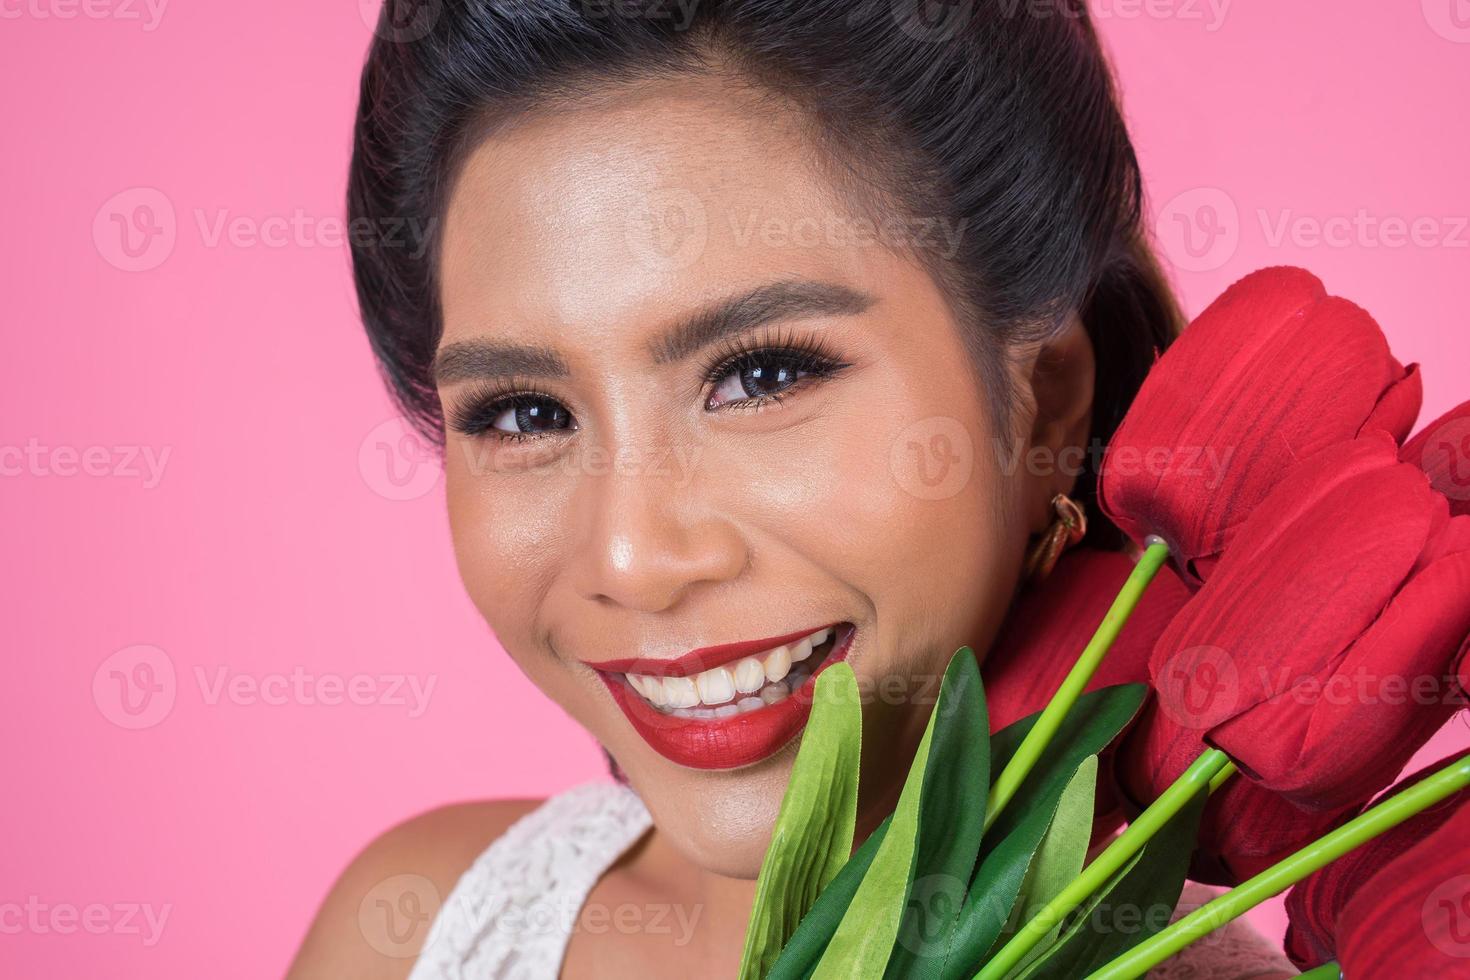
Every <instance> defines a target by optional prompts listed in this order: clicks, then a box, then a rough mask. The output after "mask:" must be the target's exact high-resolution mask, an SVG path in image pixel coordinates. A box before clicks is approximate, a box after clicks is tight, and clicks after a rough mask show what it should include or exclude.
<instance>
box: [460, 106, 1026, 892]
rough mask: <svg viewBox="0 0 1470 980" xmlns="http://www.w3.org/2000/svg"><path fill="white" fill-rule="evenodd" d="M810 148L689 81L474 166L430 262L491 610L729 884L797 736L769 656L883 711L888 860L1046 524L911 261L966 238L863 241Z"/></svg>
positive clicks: (473, 540) (527, 139) (770, 808)
mask: <svg viewBox="0 0 1470 980" xmlns="http://www.w3.org/2000/svg"><path fill="white" fill-rule="evenodd" d="M793 118H794V117H788V116H785V115H783V114H780V113H777V112H775V111H774V110H771V109H769V108H767V109H764V110H757V109H752V108H747V107H744V106H742V105H740V104H737V101H736V99H735V98H734V97H733V96H732V91H731V89H730V88H729V86H728V85H724V86H720V87H715V86H713V85H709V84H705V83H700V82H694V81H691V82H689V83H687V84H685V85H681V86H680V87H679V88H677V89H676V90H675V91H674V94H671V92H670V89H669V87H668V86H667V84H665V85H663V86H661V87H659V88H657V89H654V88H648V89H642V90H640V89H636V88H634V89H629V90H627V91H625V92H623V93H622V94H620V95H618V96H617V97H616V98H612V99H609V100H607V101H606V102H605V103H604V104H601V105H599V106H597V107H587V108H582V109H577V110H571V111H565V112H562V113H559V114H548V115H544V116H531V117H527V118H524V119H522V120H520V121H519V122H518V123H517V124H516V125H515V126H513V127H511V128H509V129H505V130H502V131H500V132H498V133H496V134H495V135H494V136H493V137H492V138H490V139H488V140H487V141H485V142H484V143H483V144H482V145H480V146H479V147H478V148H477V149H476V150H475V151H474V152H473V153H472V154H471V155H470V157H469V158H468V159H467V161H466V163H465V165H464V168H463V170H462V171H461V173H460V174H459V176H458V179H457V182H456V184H455V186H454V190H453V193H452V195H451V199H450V201H449V203H448V207H447V209H446V215H445V223H444V228H443V243H442V250H441V259H440V262H441V267H440V276H441V288H442V301H443V317H444V336H443V341H442V344H441V347H440V350H439V360H438V384H439V390H440V394H441V396H442V400H443V403H444V408H445V415H446V419H447V424H446V429H447V453H446V455H447V460H446V470H447V481H448V502H449V512H450V518H451V524H452V529H453V536H454V544H455V549H456V552H457V556H458V562H459V567H460V570H461V574H462V576H463V578H464V582H465V585H466V587H467V588H468V591H469V594H470V596H471V597H472V598H473V600H474V602H475V604H476V605H477V607H478V608H479V609H480V611H481V613H482V614H483V615H484V617H485V619H486V620H487V621H488V622H489V624H490V625H491V627H492V628H493V629H494V631H495V634H496V635H497V637H498V638H499V639H500V641H501V643H502V644H503V645H504V647H505V649H506V650H507V651H508V652H509V653H510V655H511V656H512V657H513V658H515V660H516V662H517V664H519V666H520V667H521V669H522V670H523V671H524V672H525V674H526V675H527V676H528V677H530V679H531V680H532V681H533V682H534V683H535V684H536V685H537V686H538V687H539V688H540V689H541V690H543V691H544V692H545V693H546V694H547V695H548V696H550V697H551V698H553V699H554V700H555V701H556V702H557V703H559V704H560V705H561V706H562V707H563V708H564V709H565V710H566V711H567V712H568V713H570V714H571V715H572V716H573V717H574V718H576V719H577V721H579V722H580V723H581V724H582V725H584V726H585V727H586V728H587V729H588V730H589V731H590V732H591V733H592V734H593V735H594V736H595V737H596V738H597V739H598V740H599V741H600V742H601V743H602V744H603V745H605V746H606V747H607V748H608V750H609V751H611V753H612V754H613V755H614V756H615V757H616V758H617V760H618V762H619V763H620V764H621V766H622V767H623V769H624V770H625V771H626V773H627V774H628V777H629V779H630V780H631V782H632V784H633V786H634V788H635V789H636V790H637V791H638V792H639V794H640V795H641V796H642V797H643V799H644V800H645V801H646V803H647V805H648V807H649V809H650V811H651V812H652V814H653V816H654V819H655V821H656V823H657V825H658V827H659V828H660V830H661V831H663V832H664V833H665V834H667V835H668V837H669V839H670V840H671V842H672V843H673V844H675V845H676V846H677V847H678V848H679V850H680V851H682V852H683V853H684V854H685V855H686V856H687V857H689V858H690V859H691V860H693V861H696V862H698V863H699V864H700V865H702V866H704V867H707V868H709V869H711V870H714V871H717V872H720V873H723V874H729V875H735V876H739V877H754V876H755V875H756V874H757V873H758V871H759V868H760V863H761V858H762V856H763V854H764V852H765V848H766V846H767V844H768V842H769V839H770V831H771V827H772V825H773V823H774V821H775V817H776V814H777V811H778V808H779V806H780V802H781V797H782V793H783V792H784V789H785V786H786V783H787V779H788V776H789V772H790V766H791V764H792V761H793V759H794V757H795V752H796V748H797V745H798V743H799V738H796V737H795V735H796V734H797V733H798V731H799V726H800V724H801V722H802V720H803V719H804V712H803V711H802V710H800V708H795V709H794V708H793V706H794V705H800V704H801V703H802V702H801V701H800V698H799V697H793V696H792V695H789V694H788V695H786V696H785V700H783V699H782V686H783V685H784V686H786V687H787V688H789V684H788V683H787V681H786V679H780V680H779V682H778V681H777V680H776V678H779V676H780V674H781V673H782V670H783V669H784V667H783V662H782V657H783V654H782V652H781V651H780V650H777V649H775V648H777V647H784V648H785V653H784V656H785V657H786V658H787V659H792V658H793V657H802V656H805V659H804V660H799V661H797V664H798V666H796V667H795V668H794V669H795V670H796V674H795V675H794V676H795V677H796V678H797V679H800V677H801V675H802V671H803V670H805V671H808V672H809V671H810V670H811V669H812V667H813V665H819V664H821V663H825V662H827V660H829V659H830V658H832V657H834V656H845V657H846V659H847V660H848V662H849V663H850V664H851V666H852V668H853V670H854V671H855V672H856V674H857V676H858V678H859V679H860V684H861V689H862V690H863V692H864V701H865V705H864V719H863V725H864V746H865V752H864V760H863V772H862V782H861V799H860V803H859V806H860V826H867V827H869V828H870V827H871V826H872V824H873V823H874V822H875V820H876V819H878V818H881V815H882V813H883V812H886V808H891V806H892V803H893V799H894V797H895V796H896V794H897V792H898V790H899V788H900V787H901V785H902V781H903V778H904V775H905V773H906V771H907V766H908V762H909V761H910V759H911V758H912V755H913V751H914V748H915V746H916V745H917V743H918V740H919V737H920V736H921V735H922V732H923V728H924V725H925V723H926V721H927V719H928V714H929V711H930V709H931V707H932V704H933V700H934V697H935V695H936V693H937V690H938V680H939V677H940V676H941V675H942V673H943V670H944V668H945V666H946V665H947V663H948V661H949V659H950V657H951V655H952V654H953V653H954V651H955V650H956V648H958V647H959V646H961V645H963V644H967V643H968V644H971V645H974V646H975V647H976V648H977V649H980V650H983V649H985V647H986V646H987V645H988V644H989V642H990V638H991V636H992V635H993V633H994V631H995V629H996V627H997V626H998V624H999V621H1000V619H1001V617H1002V616H1003V614H1004V610H1005V608H1006V606H1007V604H1008V602H1009V599H1010V597H1011V595H1012V592H1013V589H1014V586H1015V583H1016V575H1017V569H1018V566H1019V562H1020V558H1021V554H1022V551H1023V548H1024V546H1025V542H1026V537H1027V535H1028V534H1029V533H1031V532H1033V531H1035V530H1037V529H1038V526H1039V524H1040V523H1041V522H1042V521H1043V519H1044V518H1043V517H1042V516H1041V515H1042V513H1043V511H1042V510H1041V509H1039V508H1038V506H1037V505H1036V502H1035V500H1034V499H1033V498H1035V497H1036V496H1037V495H1038V493H1040V492H1041V491H1038V490H1035V488H1033V487H1032V486H1031V484H1032V483H1034V482H1036V481H1035V478H1034V475H1028V473H1027V472H1026V468H1025V467H1023V466H1012V467H1007V466H1006V465H1004V464H1005V461H1006V460H1008V459H1014V458H1018V457H1016V456H1014V455H1013V454H1014V453H1016V452H1017V451H1024V449H1025V447H1026V441H1027V439H1028V438H1029V426H1030V421H1029V419H1028V420H1027V422H1026V423H1025V426H1026V427H1027V430H1028V431H1021V432H1020V433H1019V437H1020V446H1019V447H1018V446H1009V447H1007V446H1005V445H1004V444H1002V443H1001V442H999V441H998V435H999V433H998V432H997V431H995V430H994V428H993V425H992V421H991V416H990V413H989V411H988V410H987V393H986V392H985V391H984V390H983V389H982V387H981V385H980V383H979V381H978V380H977V375H976V372H975V371H974V370H973V368H972V361H971V359H970V357H969V356H968V355H967V353H966V349H965V346H964V344H963V343H962V340H961V334H960V331H959V327H958V326H957V324H956V322H955V320H954V318H953V317H952V315H951V312H950V310H949V309H948V307H947V306H946V304H945V302H944V301H943V299H942V298H941V294H940V292H939V290H938V289H937V288H936V286H935V283H934V281H933V279H932V278H931V276H930V275H929V274H928V273H926V272H925V271H924V269H923V268H921V266H920V265H919V264H917V262H915V261H914V260H912V259H909V258H905V257H904V254H903V250H902V248H901V247H891V246H893V245H894V242H895V240H896V238H898V237H902V236H903V235H909V236H920V235H923V236H927V240H929V241H930V242H931V243H933V244H936V245H937V247H941V248H942V247H943V246H944V235H945V234H946V233H948V234H950V235H951V236H953V235H954V234H955V233H957V231H959V230H956V229H948V230H947V232H946V229H943V228H934V227H928V228H926V227H924V226H923V225H922V224H913V223H911V224H907V225H904V226H903V227H902V228H900V227H898V226H897V225H896V224H890V225H889V226H888V227H886V228H884V227H879V228H874V227H873V226H872V225H869V224H865V223H864V222H863V220H862V219H861V218H859V217H858V216H856V215H855V214H853V213H851V212H850V211H849V210H848V209H846V208H845V207H844V206H843V205H842V203H840V201H839V199H838V197H837V195H836V194H835V193H834V191H833V189H832V184H831V183H830V181H829V180H827V179H826V178H824V177H823V176H822V175H821V174H820V172H819V171H818V169H817V168H816V166H815V165H814V159H815V157H814V156H813V154H812V152H811V149H810V147H809V145H808V144H807V143H806V142H805V141H804V140H803V138H802V136H801V135H800V133H799V132H798V131H797V129H796V127H795V125H794V123H793V121H792V120H793ZM885 242H886V243H888V244H887V245H885ZM1023 380H1024V379H1023ZM1021 414H1023V415H1024V414H1025V413H1024V412H1023V413H1021ZM827 627H833V629H832V631H831V632H830V633H828V634H826V636H825V637H824V635H823V634H822V633H821V632H820V631H821V630H823V629H824V628H827ZM810 634H816V637H815V639H816V640H818V641H819V644H818V646H816V648H815V650H814V651H812V652H810V653H807V652H806V650H810V649H811V648H810V647H809V646H807V647H806V648H805V649H803V647H804V645H803V643H802V642H801V638H802V637H805V636H809V635H810ZM823 640H825V642H822V641H823ZM731 644H739V645H740V646H738V647H731V646H729V645H731ZM710 648H717V649H713V650H712V649H710ZM694 651H698V653H696V655H695V656H694V657H693V658H692V659H693V660H695V661H697V662H695V663H690V659H691V658H690V657H688V656H687V655H689V654H690V653H691V652H694ZM681 657H683V658H685V659H684V660H683V661H681V662H680V663H677V664H675V663H671V662H672V661H675V660H676V659H677V658H681ZM633 659H641V660H642V662H641V663H639V664H629V663H628V661H630V660H633ZM748 661H749V662H748ZM752 662H753V664H754V666H752ZM701 668H704V669H707V670H709V671H710V673H708V674H706V675H705V676H703V677H700V676H697V675H698V674H699V673H700V669H701ZM629 673H632V674H635V675H638V676H636V677H635V678H634V679H633V680H631V681H630V680H628V679H627V677H628V674H629ZM790 676H793V675H788V677H790ZM732 687H734V688H735V689H734V690H733V691H732V690H731V688H732ZM650 694H651V697H650V696H649V695H650ZM799 694H800V689H798V695H799ZM695 698H700V705H701V707H695V708H689V707H687V706H688V705H689V704H691V703H692V702H693V700H694V699H695ZM655 702H659V703H660V704H662V708H660V707H658V706H656V705H655ZM681 705H682V706H683V707H680V706H681ZM714 705H723V706H724V707H723V709H722V710H719V711H717V710H716V709H715V708H714V707H713V706H714ZM783 705H784V707H783ZM701 715H703V716H704V717H700V716H701ZM711 715H713V717H711Z"/></svg>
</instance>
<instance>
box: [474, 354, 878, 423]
mask: <svg viewBox="0 0 1470 980" xmlns="http://www.w3.org/2000/svg"><path fill="white" fill-rule="evenodd" d="M764 359H773V360H775V359H779V362H780V363H781V366H782V367H785V368H788V369H792V370H794V371H796V372H799V373H802V374H804V375H805V376H804V377H800V378H797V379H796V380H795V381H793V382H792V383H791V384H790V385H789V386H788V387H787V388H785V389H784V390H782V391H779V392H772V393H771V394H768V395H760V396H746V397H745V398H740V399H736V400H732V401H729V402H726V403H724V404H723V405H719V406H716V408H715V409H711V410H712V411H719V410H721V409H733V410H748V409H760V408H762V407H766V406H769V405H773V404H775V405H779V404H780V403H781V402H783V401H784V400H785V399H786V397H787V396H788V395H789V394H790V393H791V392H792V391H793V389H795V388H797V387H798V386H800V387H805V386H806V385H807V384H808V383H809V382H812V381H822V380H826V379H828V378H831V377H832V376H834V375H836V374H837V373H838V372H839V371H841V370H842V369H844V368H846V367H848V366H849V365H848V364H846V363H843V362H842V361H840V360H839V359H838V358H837V356H836V355H835V354H834V353H833V352H832V351H831V350H830V349H829V348H828V347H827V346H826V345H825V344H823V343H822V341H821V340H819V339H818V338H816V337H814V336H810V335H807V336H800V337H798V336H794V335H792V334H790V333H774V334H765V335H761V334H757V335H755V336H754V337H750V338H746V337H734V338H731V339H729V340H727V341H724V342H723V343H722V345H721V346H720V347H718V348H716V349H715V351H714V353H713V354H711V355H710V358H709V361H708V364H707V365H706V367H705V368H704V371H703V374H702V376H701V385H700V387H701V389H702V390H703V391H704V392H705V402H706V404H708V402H709V400H710V398H711V397H712V396H713V391H712V390H711V389H712V388H713V386H715V385H718V384H719V383H720V382H721V381H723V380H725V379H726V378H728V377H729V376H730V375H731V374H734V373H736V372H744V371H745V370H747V369H748V368H751V367H754V366H757V365H759V364H761V362H762V360H764ZM544 402H554V403H557V404H560V402H559V401H558V399H557V397H556V396H555V395H553V394H551V393H550V392H548V391H545V390H544V389H541V388H538V387H537V386H536V384H535V383H534V382H531V381H530V380H529V379H518V378H511V379H509V380H507V381H504V382H498V383H491V384H486V385H485V386H484V387H483V388H481V389H480V390H477V391H473V392H472V393H470V394H469V395H468V396H466V397H465V398H464V400H463V401H461V402H460V403H459V405H457V406H455V407H452V408H450V409H449V411H448V412H447V421H448V423H449V426H450V427H451V428H453V429H454V430H455V431H456V432H459V433H460V434H462V435H466V436H478V435H490V436H493V437H494V438H496V439H501V440H504V441H507V442H512V443H517V442H525V441H528V440H532V439H540V438H543V437H544V436H545V435H547V433H536V432H508V431H506V430H503V429H496V428H495V427H494V426H495V420H496V419H497V418H499V417H500V416H501V415H502V414H504V413H505V412H506V411H508V410H510V409H514V408H519V407H522V406H525V405H530V404H539V403H544ZM573 427H575V419H574V420H573Z"/></svg>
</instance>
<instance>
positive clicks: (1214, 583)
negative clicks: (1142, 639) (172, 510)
mask: <svg viewBox="0 0 1470 980" xmlns="http://www.w3.org/2000/svg"><path fill="white" fill-rule="evenodd" d="M1467 635H1470V522H1466V521H1465V520H1464V519H1463V518H1455V519H1453V520H1451V519H1450V517H1449V514H1448V511H1447V507H1446V505H1445V502H1444V498H1443V497H1441V496H1440V495H1438V494H1435V493H1434V492H1433V491H1432V490H1431V489H1430V487H1429V485H1428V481H1427V480H1426V478H1425V476H1424V474H1423V473H1422V472H1420V471H1419V470H1418V469H1417V468H1415V467H1413V466H1409V465H1407V464H1404V463H1400V462H1399V461H1398V452H1397V446H1396V445H1395V444H1394V441H1393V439H1392V438H1391V437H1390V436H1388V435H1387V434H1385V433H1383V432H1375V433H1370V434H1368V435H1366V436H1364V437H1362V438H1360V439H1356V440H1352V441H1350V442H1347V443H1343V444H1341V445H1339V446H1335V447H1332V448H1330V449H1328V450H1326V451H1324V452H1322V453H1319V454H1317V455H1316V456H1313V457H1311V458H1310V459H1307V460H1304V461H1302V462H1301V463H1300V464H1299V465H1298V466H1297V467H1296V468H1295V469H1293V470H1292V471H1291V473H1290V474H1289V475H1288V476H1287V477H1286V479H1284V480H1282V481H1281V482H1280V483H1279V484H1278V485H1277V487H1276V488H1275V489H1273V490H1272V491H1271V493H1270V494H1269V495H1268V496H1267V497H1266V498H1265V499H1264V500H1263V501H1262V502H1261V504H1260V506H1259V507H1258V508H1257V509H1256V510H1255V512H1254V513H1252V515H1251V516H1250V518H1249V519H1248V520H1247V521H1246V522H1245V523H1244V524H1243V525H1242V527H1241V528H1240V529H1239V532H1238V533H1237V535H1236V536H1235V538H1234V540H1233V541H1232V543H1231V545H1230V548H1229V549H1228V550H1227V551H1226V552H1225V554H1224V555H1223V556H1222V558H1221V559H1220V561H1219V563H1218V565H1217V566H1216V568H1215V570H1214V573H1213V574H1212V575H1211V577H1210V579H1209V581H1208V582H1206V583H1205V585H1204V586H1203V588H1201V589H1200V591H1199V592H1198V593H1197V594H1196V595H1195V596H1194V597H1193V598H1192V599H1191V600H1190V602H1189V603H1188V604H1187V605H1186V606H1185V607H1184V608H1183V609H1182V610H1181V611H1180V613H1179V614H1178V615H1177V616H1176V617H1175V618H1174V620H1173V622H1172V623H1170V625H1169V627H1168V629H1166V630H1165V632H1164V634H1163V636H1162V637H1161V638H1160V640H1159V643H1158V645H1157V646H1156V647H1155V648H1154V651H1153V654H1152V657H1151V663H1150V669H1151V672H1152V676H1153V680H1154V684H1155V686H1156V687H1157V689H1158V705H1157V707H1156V708H1154V709H1153V710H1151V711H1150V712H1149V714H1148V715H1147V716H1146V717H1145V719H1143V721H1142V722H1141V723H1140V724H1139V725H1137V726H1135V728H1134V730H1133V732H1132V734H1130V736H1129V738H1128V740H1127V742H1126V743H1125V745H1124V748H1123V750H1122V752H1121V753H1120V756H1119V763H1120V772H1121V776H1122V780H1123V784H1124V786H1125V787H1126V789H1127V791H1128V793H1129V795H1130V796H1131V797H1132V799H1133V801H1134V802H1135V803H1136V804H1139V805H1142V804H1145V803H1147V802H1149V801H1150V800H1152V799H1154V798H1155V797H1156V796H1157V795H1158V794H1159V793H1161V792H1162V791H1163V790H1164V788H1166V787H1167V786H1168V785H1169V784H1170V783H1171V782H1173V780H1174V779H1176V778H1177V777H1178V776H1179V774H1180V773H1182V772H1183V771H1184V769H1185V768H1186V767H1187V766H1188V765H1189V763H1191V762H1192V761H1193V760H1194V759H1196V758H1197V757H1198V756H1199V754H1200V753H1201V752H1202V751H1203V750H1204V748H1205V747H1206V746H1207V745H1214V746H1216V747H1218V748H1220V749H1222V750H1224V751H1225V752H1226V753H1227V754H1229V755H1230V757H1231V758H1232V760H1234V761H1235V762H1236V764H1237V765H1238V766H1239V767H1240V769H1241V770H1242V771H1243V772H1244V773H1245V774H1246V775H1247V776H1248V777H1250V778H1249V779H1241V778H1237V779H1236V780H1234V781H1233V784H1232V785H1231V787H1230V788H1229V789H1227V790H1226V791H1224V792H1223V793H1220V794H1216V798H1215V799H1213V800H1212V801H1211V804H1210V806H1209V807H1208V808H1207V810H1206V818H1205V827H1204V830H1203V831H1202V834H1201V843H1202V847H1203V848H1204V852H1205V854H1206V856H1207V857H1206V859H1207V861H1208V860H1214V861H1215V862H1216V864H1217V865H1218V868H1219V869H1220V870H1219V871H1218V873H1217V874H1215V875H1214V876H1213V877H1214V878H1215V879H1220V880H1231V879H1233V878H1238V877H1243V876H1246V875H1248V874H1249V873H1251V872H1253V871H1254V870H1259V869H1260V867H1262V866H1264V865H1265V864H1269V863H1270V861H1271V860H1272V859H1274V858H1276V857H1279V856H1281V855H1282V854H1283V852H1286V851H1289V850H1292V849H1294V848H1295V847H1297V846H1300V845H1301V844H1303V843H1305V842H1306V841H1308V840H1310V839H1312V838H1313V837H1315V836H1318V835H1319V834H1320V833H1321V832H1322V831H1323V830H1324V829H1326V828H1327V827H1329V826H1331V825H1333V824H1334V823H1336V822H1339V821H1340V819H1342V818H1344V817H1345V816H1346V815H1350V814H1351V812H1352V811H1353V810H1354V809H1355V808H1356V806H1357V805H1359V804H1360V803H1361V801H1363V800H1365V799H1367V798H1368V797H1369V796H1370V795H1371V794H1372V793H1374V792H1375V791H1377V790H1378V789H1381V788H1382V787H1383V786H1384V785H1386V784H1387V783H1388V782H1389V781H1390V780H1392V779H1393V777H1394V776H1395V775H1396V774H1397V773H1398V772H1399V771H1400V769H1401V768H1402V766H1403V765H1404V763H1405V762H1406V761H1407V760H1408V758H1409V756H1411V755H1412V754H1413V752H1414V751H1415V750H1416V749H1417V748H1418V746H1419V745H1421V744H1422V743H1423V742H1424V740H1425V739H1427V737H1428V736H1429V735H1430V734H1432V732H1433V731H1434V729H1436V728H1438V727H1439V726H1440V725H1441V724H1442V723H1443V722H1444V720H1445V719H1446V718H1447V717H1448V716H1449V715H1450V714H1452V713H1453V712H1454V711H1455V710H1457V709H1458V707H1460V706H1461V705H1462V704H1463V700H1462V699H1461V698H1459V696H1458V695H1459V692H1458V691H1456V690H1454V689H1453V687H1451V686H1450V685H1448V684H1446V682H1445V678H1446V675H1447V673H1448V672H1449V670H1451V669H1452V665H1453V663H1454V659H1455V657H1456V656H1457V655H1458V652H1459V651H1460V650H1461V648H1462V645H1463V644H1464V642H1465V640H1466V637H1467ZM1416 685H1417V687H1416ZM1426 688H1427V690H1426ZM1426 701H1427V702H1432V703H1422V702H1426Z"/></svg>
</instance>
